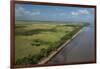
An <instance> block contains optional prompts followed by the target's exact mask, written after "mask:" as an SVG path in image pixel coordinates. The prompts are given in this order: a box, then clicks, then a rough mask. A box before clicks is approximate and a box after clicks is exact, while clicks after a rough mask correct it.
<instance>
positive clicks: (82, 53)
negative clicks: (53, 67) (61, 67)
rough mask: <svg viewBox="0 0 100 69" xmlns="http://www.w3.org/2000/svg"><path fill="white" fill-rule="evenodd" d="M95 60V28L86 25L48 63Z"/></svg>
mask: <svg viewBox="0 0 100 69" xmlns="http://www.w3.org/2000/svg"><path fill="white" fill-rule="evenodd" d="M93 60H94V29H93V27H84V28H83V29H82V31H81V32H80V33H79V34H78V35H77V36H76V37H75V38H74V39H73V40H72V41H71V42H70V43H69V44H68V45H66V46H65V47H64V48H63V49H62V50H61V51H60V52H59V53H58V54H56V55H55V56H54V57H53V58H52V59H51V60H50V61H49V62H48V63H47V64H67V63H75V62H91V61H93Z"/></svg>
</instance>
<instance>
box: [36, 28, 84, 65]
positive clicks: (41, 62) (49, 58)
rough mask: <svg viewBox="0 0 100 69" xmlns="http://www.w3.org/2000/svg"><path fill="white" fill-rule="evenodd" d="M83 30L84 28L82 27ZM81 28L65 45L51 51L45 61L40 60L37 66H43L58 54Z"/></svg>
mask: <svg viewBox="0 0 100 69" xmlns="http://www.w3.org/2000/svg"><path fill="white" fill-rule="evenodd" d="M83 28H84V27H83ZM83 28H81V29H80V30H79V31H78V32H77V33H76V34H74V35H73V36H72V37H71V38H70V39H68V40H66V42H65V43H63V44H62V45H61V46H60V47H59V48H58V49H57V50H55V51H53V52H52V53H51V54H50V55H49V56H48V57H46V58H45V59H43V60H41V61H40V62H39V63H37V64H45V63H47V62H48V61H49V60H51V59H52V58H53V57H54V56H55V55H56V54H57V53H58V52H60V51H61V50H62V49H63V48H64V47H65V46H66V45H67V44H68V43H69V42H70V41H71V40H73V39H74V38H75V37H76V36H77V35H78V34H79V33H80V32H81V31H82V29H83Z"/></svg>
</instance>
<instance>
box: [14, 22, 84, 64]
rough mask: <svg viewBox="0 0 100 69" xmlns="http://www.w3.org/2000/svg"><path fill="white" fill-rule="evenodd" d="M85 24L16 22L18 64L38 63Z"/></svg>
mask: <svg viewBox="0 0 100 69" xmlns="http://www.w3.org/2000/svg"><path fill="white" fill-rule="evenodd" d="M82 27H83V25H80V24H75V25H67V24H62V23H61V24H60V23H59V24H57V23H51V24H50V23H40V22H39V23H34V22H33V23H32V22H24V21H16V23H15V35H16V36H15V57H16V58H15V61H16V64H17V65H18V64H36V63H38V62H39V61H40V60H42V59H44V58H46V57H47V56H49V55H50V54H51V52H53V51H55V50H56V49H57V48H58V47H60V46H61V44H63V43H64V42H65V41H66V40H68V39H70V38H71V37H72V36H73V35H74V34H75V33H77V32H78V31H79V30H80V29H81V28H82Z"/></svg>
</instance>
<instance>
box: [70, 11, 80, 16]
mask: <svg viewBox="0 0 100 69" xmlns="http://www.w3.org/2000/svg"><path fill="white" fill-rule="evenodd" d="M71 14H72V15H74V16H77V15H79V14H78V12H71Z"/></svg>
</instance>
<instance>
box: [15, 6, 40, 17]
mask: <svg viewBox="0 0 100 69" xmlns="http://www.w3.org/2000/svg"><path fill="white" fill-rule="evenodd" d="M36 15H40V11H39V10H34V11H33V10H27V9H26V8H24V7H23V6H22V5H15V16H16V18H22V19H23V18H24V19H28V18H29V19H30V18H32V17H34V16H36Z"/></svg>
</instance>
